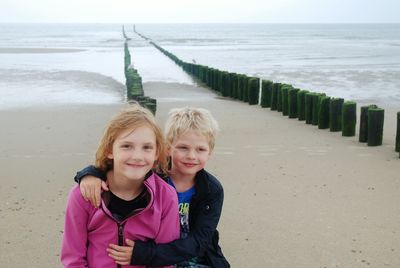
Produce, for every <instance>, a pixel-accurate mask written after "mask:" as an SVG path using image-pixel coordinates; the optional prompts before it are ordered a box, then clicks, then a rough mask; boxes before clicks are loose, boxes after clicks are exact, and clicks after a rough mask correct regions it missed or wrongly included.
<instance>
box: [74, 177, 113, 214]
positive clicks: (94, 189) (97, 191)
mask: <svg viewBox="0 0 400 268" xmlns="http://www.w3.org/2000/svg"><path fill="white" fill-rule="evenodd" d="M79 189H80V190H81V194H82V196H83V198H85V200H86V201H90V203H91V204H92V205H93V206H94V207H96V208H98V207H99V206H100V202H101V190H102V189H103V190H104V191H108V186H107V184H106V183H105V182H104V181H102V180H101V179H99V178H97V177H94V176H85V177H83V178H82V180H81V183H80V184H79Z"/></svg>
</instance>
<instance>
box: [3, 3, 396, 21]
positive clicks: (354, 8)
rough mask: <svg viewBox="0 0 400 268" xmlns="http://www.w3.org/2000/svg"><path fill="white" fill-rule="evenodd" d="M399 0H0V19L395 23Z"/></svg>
mask: <svg viewBox="0 0 400 268" xmlns="http://www.w3.org/2000/svg"><path fill="white" fill-rule="evenodd" d="M399 10H400V0H245V1H243V0H240V1H238V0H140V1H137V0H0V22H60V23H74V22H84V23H86V22H88V23H112V22H115V23H182V22H189V23H190V22H192V23H201V22H226V23H235V22H237V23H243V22H248V23H261V22H265V23H400V15H399V14H398V11H399Z"/></svg>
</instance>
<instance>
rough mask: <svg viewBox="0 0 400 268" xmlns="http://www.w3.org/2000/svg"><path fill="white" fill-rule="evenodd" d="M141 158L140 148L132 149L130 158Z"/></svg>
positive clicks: (137, 159) (138, 159)
mask: <svg viewBox="0 0 400 268" xmlns="http://www.w3.org/2000/svg"><path fill="white" fill-rule="evenodd" d="M142 158H143V154H142V152H141V150H132V153H131V159H133V160H135V161H140V160H141V159H142Z"/></svg>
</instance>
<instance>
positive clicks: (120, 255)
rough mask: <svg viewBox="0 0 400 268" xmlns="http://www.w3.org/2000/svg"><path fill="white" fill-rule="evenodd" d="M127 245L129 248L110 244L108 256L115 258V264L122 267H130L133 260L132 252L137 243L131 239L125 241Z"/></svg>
mask: <svg viewBox="0 0 400 268" xmlns="http://www.w3.org/2000/svg"><path fill="white" fill-rule="evenodd" d="M125 243H126V244H127V246H117V245H114V244H110V245H109V246H108V248H107V252H108V256H110V257H111V258H113V259H114V261H115V263H117V264H120V265H129V264H131V260H132V252H133V247H134V246H135V242H134V241H132V240H130V239H125Z"/></svg>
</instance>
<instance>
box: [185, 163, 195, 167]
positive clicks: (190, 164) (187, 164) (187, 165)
mask: <svg viewBox="0 0 400 268" xmlns="http://www.w3.org/2000/svg"><path fill="white" fill-rule="evenodd" d="M183 165H184V166H186V167H194V166H196V165H197V164H193V163H183Z"/></svg>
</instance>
